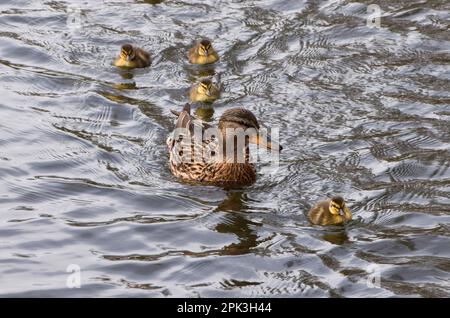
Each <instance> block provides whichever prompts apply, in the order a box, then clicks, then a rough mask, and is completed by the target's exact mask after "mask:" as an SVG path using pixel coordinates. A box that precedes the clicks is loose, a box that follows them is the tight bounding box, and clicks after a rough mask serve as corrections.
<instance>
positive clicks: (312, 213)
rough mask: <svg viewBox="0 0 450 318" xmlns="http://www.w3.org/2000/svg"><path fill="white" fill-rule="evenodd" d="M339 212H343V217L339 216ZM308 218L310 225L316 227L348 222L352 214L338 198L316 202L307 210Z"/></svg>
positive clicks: (340, 198) (341, 199)
mask: <svg viewBox="0 0 450 318" xmlns="http://www.w3.org/2000/svg"><path fill="white" fill-rule="evenodd" d="M340 211H343V212H344V215H340ZM308 218H309V220H310V221H311V223H313V224H316V225H337V224H342V223H344V222H345V221H350V220H351V219H352V213H351V212H350V209H349V208H348V207H347V205H345V201H344V199H343V198H342V197H339V196H338V197H333V198H332V199H330V200H325V201H320V202H318V203H317V204H316V205H315V206H314V207H313V208H312V209H311V210H309V213H308Z"/></svg>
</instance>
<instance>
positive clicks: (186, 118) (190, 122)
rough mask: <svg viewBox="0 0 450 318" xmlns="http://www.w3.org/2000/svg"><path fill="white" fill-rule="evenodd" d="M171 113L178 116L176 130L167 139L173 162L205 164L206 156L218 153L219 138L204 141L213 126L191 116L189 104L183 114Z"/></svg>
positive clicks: (184, 108)
mask: <svg viewBox="0 0 450 318" xmlns="http://www.w3.org/2000/svg"><path fill="white" fill-rule="evenodd" d="M171 112H172V113H173V114H174V115H176V116H178V119H177V122H176V125H175V130H174V131H173V133H172V134H171V135H170V136H169V138H168V139H167V145H168V147H169V151H170V153H171V159H172V162H175V163H180V162H185V163H186V162H195V163H199V162H205V159H207V158H205V155H206V156H208V155H209V154H210V153H211V152H212V153H213V154H214V153H217V138H216V139H215V140H214V141H212V140H211V139H209V138H208V139H204V138H205V130H206V129H208V128H211V127H212V126H211V125H209V124H207V123H205V122H203V121H201V120H199V119H196V118H195V117H194V116H191V114H190V105H189V104H186V105H185V106H184V107H183V110H182V111H181V112H177V111H173V110H172V111H171ZM186 160H187V161H186Z"/></svg>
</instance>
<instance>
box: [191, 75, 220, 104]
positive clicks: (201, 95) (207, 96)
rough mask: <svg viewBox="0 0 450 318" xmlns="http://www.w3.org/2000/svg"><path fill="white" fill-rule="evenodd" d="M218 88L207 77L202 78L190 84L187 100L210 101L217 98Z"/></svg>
mask: <svg viewBox="0 0 450 318" xmlns="http://www.w3.org/2000/svg"><path fill="white" fill-rule="evenodd" d="M219 95H220V90H219V88H218V87H217V86H216V85H214V84H213V83H212V82H211V80H210V79H209V78H204V79H202V80H201V81H200V82H199V83H197V84H194V85H192V86H191V89H190V90H189V100H190V101H191V103H192V102H205V103H212V102H214V101H215V100H216V99H217V98H219Z"/></svg>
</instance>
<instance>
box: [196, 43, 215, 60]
mask: <svg viewBox="0 0 450 318" xmlns="http://www.w3.org/2000/svg"><path fill="white" fill-rule="evenodd" d="M214 52H215V51H214V49H213V47H212V44H211V41H210V40H207V39H203V40H200V41H199V42H198V54H199V55H201V56H206V57H207V56H208V55H210V54H212V53H214Z"/></svg>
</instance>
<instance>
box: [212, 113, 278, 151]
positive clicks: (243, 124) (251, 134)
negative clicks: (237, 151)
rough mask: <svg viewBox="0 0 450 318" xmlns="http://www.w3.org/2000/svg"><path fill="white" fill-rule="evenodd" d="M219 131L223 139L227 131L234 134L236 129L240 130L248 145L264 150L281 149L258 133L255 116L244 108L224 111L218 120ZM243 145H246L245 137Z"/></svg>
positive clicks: (268, 137)
mask: <svg viewBox="0 0 450 318" xmlns="http://www.w3.org/2000/svg"><path fill="white" fill-rule="evenodd" d="M219 129H220V131H221V132H222V134H223V136H224V137H226V136H227V131H228V130H229V129H232V130H234V131H235V132H236V131H237V130H238V129H242V130H243V131H244V133H245V135H246V136H248V141H249V142H250V143H254V144H257V145H260V146H262V147H265V148H266V149H277V150H281V149H282V147H281V146H280V145H279V144H278V143H276V142H275V141H272V140H271V138H270V136H263V135H262V134H261V133H260V131H259V129H260V127H259V123H258V120H257V119H256V117H255V115H254V114H253V113H252V112H251V111H249V110H247V109H244V108H232V109H228V110H226V111H225V112H224V113H223V114H222V116H221V117H220V119H219ZM233 138H234V137H233ZM245 144H247V137H246V142H245Z"/></svg>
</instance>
